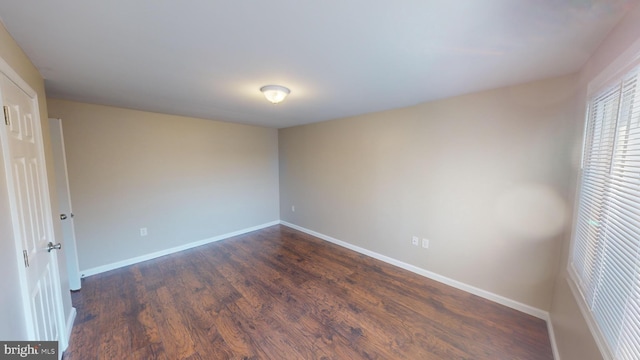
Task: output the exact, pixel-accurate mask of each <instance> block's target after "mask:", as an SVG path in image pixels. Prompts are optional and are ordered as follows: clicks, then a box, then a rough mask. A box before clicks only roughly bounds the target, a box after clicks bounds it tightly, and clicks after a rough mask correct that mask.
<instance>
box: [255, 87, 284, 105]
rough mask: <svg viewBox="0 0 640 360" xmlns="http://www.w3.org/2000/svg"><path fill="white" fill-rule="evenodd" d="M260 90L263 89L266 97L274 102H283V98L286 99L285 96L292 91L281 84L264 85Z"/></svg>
mask: <svg viewBox="0 0 640 360" xmlns="http://www.w3.org/2000/svg"><path fill="white" fill-rule="evenodd" d="M260 91H262V93H263V94H264V97H265V98H267V100H269V101H271V103H272V104H277V103H279V102H282V100H284V98H286V97H287V95H289V93H290V92H291V90H289V89H287V88H286V87H284V86H280V85H267V86H263V87H261V88H260Z"/></svg>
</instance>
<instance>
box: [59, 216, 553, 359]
mask: <svg viewBox="0 0 640 360" xmlns="http://www.w3.org/2000/svg"><path fill="white" fill-rule="evenodd" d="M72 298H73V304H74V306H75V307H76V309H77V310H78V316H77V319H76V322H75V326H74V328H73V333H72V335H71V345H70V346H69V349H68V350H67V351H66V353H65V354H64V359H65V360H90V359H145V360H146V359H167V360H174V359H192V360H196V359H474V360H475V359H491V360H495V359H510V360H511V359H545V360H547V359H553V355H552V351H551V345H550V342H549V336H548V333H547V328H546V324H545V322H544V321H542V320H540V319H537V318H534V317H531V316H529V315H526V314H523V313H520V312H518V311H515V310H512V309H510V308H507V307H504V306H501V305H498V304H495V303H492V302H490V301H488V300H485V299H482V298H479V297H477V296H474V295H471V294H468V293H465V292H463V291H460V290H457V289H453V288H451V287H448V286H446V285H443V284H440V283H438V282H435V281H431V280H429V279H426V278H424V277H421V276H419V275H416V274H413V273H411V272H408V271H405V270H403V269H399V268H396V267H394V266H391V265H388V264H386V263H383V262H380V261H378V260H375V259H372V258H369V257H366V256H364V255H361V254H358V253H355V252H353V251H350V250H347V249H344V248H341V247H339V246H336V245H333V244H330V243H327V242H324V241H322V240H319V239H316V238H314V237H312V236H309V235H307V234H304V233H301V232H298V231H296V230H293V229H290V228H287V227H285V226H281V225H278V226H273V227H270V228H267V229H263V230H260V231H256V232H252V233H249V234H246V235H242V236H238V237H235V238H232V239H228V240H224V241H220V242H217V243H212V244H209V245H205V246H201V247H198V248H194V249H191V250H187V251H184V252H181V253H178V254H173V255H169V256H165V257H162V258H158V259H155V260H151V261H147V262H144V263H140V264H136V265H132V266H129V267H126V268H122V269H118V270H114V271H110V272H107V273H103V274H99V275H95V276H91V277H89V278H86V279H84V280H83V284H82V290H81V291H79V292H76V293H73V295H72Z"/></svg>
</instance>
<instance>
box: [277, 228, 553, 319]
mask: <svg viewBox="0 0 640 360" xmlns="http://www.w3.org/2000/svg"><path fill="white" fill-rule="evenodd" d="M280 224H282V225H284V226H287V227H290V228H292V229H296V230H299V231H302V232H304V233H307V234H309V235H312V236H315V237H317V238H320V239H322V240H325V241H328V242H330V243H333V244H336V245H339V246H342V247H344V248H347V249H350V250H353V251H356V252H358V253H360V254H363V255H367V256H370V257H372V258H374V259H378V260H380V261H384V262H386V263H387V264H391V265H395V266H397V267H399V268H402V269H405V270H408V271H411V272H413V273H416V274H418V275H422V276H424V277H426V278H429V279H431V280H435V281H437V282H440V283H443V284H445V285H449V286H451V287H454V288H456V289H459V290H462V291H466V292H468V293H470V294H473V295H477V296H480V297H482V298H485V299H487V300H491V301H493V302H496V303H498V304H501V305H504V306H507V307H510V308H512V309H515V310H518V311H521V312H523V313H525V314H529V315H531V316H535V317H537V318H539V319H542V320H545V321H547V320H548V319H549V313H548V312H546V311H544V310H541V309H538V308H535V307H533V306H530V305H527V304H523V303H521V302H518V301H515V300H512V299H509V298H506V297H504V296H501V295H498V294H494V293H492V292H489V291H486V290H482V289H480V288H477V287H475V286H472V285H468V284H465V283H463V282H460V281H457V280H454V279H451V278H448V277H446V276H442V275H439V274H436V273H434V272H431V271H429V270H425V269H422V268H420V267H417V266H415V265H411V264H407V263H405V262H402V261H400V260H396V259H394V258H391V257H388V256H385V255H382V254H378V253H377V252H374V251H371V250H367V249H365V248H361V247H359V246H356V245H353V244H349V243H347V242H344V241H342V240H338V239H335V238H333V237H331V236H327V235H324V234H321V233H319V232H316V231H313V230H309V229H307V228H304V227H302V226H298V225H295V224H291V223H289V222H286V221H280ZM547 323H548V321H547Z"/></svg>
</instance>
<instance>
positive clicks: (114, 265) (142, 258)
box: [80, 220, 280, 278]
mask: <svg viewBox="0 0 640 360" xmlns="http://www.w3.org/2000/svg"><path fill="white" fill-rule="evenodd" d="M278 224H280V221H279V220H276V221H271V222H268V223H265V224H262V225H256V226H252V227H249V228H245V229H241V230H237V231H233V232H230V233H226V234H222V235H218V236H214V237H211V238H208V239H203V240H199V241H194V242H191V243H188V244H184V245H180V246H176V247H172V248H169V249H164V250H160V251H156V252H153V253H149V254H145V255H141V256H136V257H133V258H130V259H126V260H122V261H117V262H114V263H111V264H106V265H101V266H97V267H94V268H90V269H85V270H80V274H81V277H83V278H84V277H87V276H92V275H96V274H100V273H103V272H107V271H110V270H115V269H118V268H121V267H125V266H129V265H133V264H137V263H140V262H143V261H147V260H151V259H155V258H158V257H161V256H165V255H169V254H173V253H177V252H180V251H183V250H187V249H191V248H194V247H198V246H202V245H206V244H209V243H212V242H216V241H220V240H224V239H228V238H230V237H234V236H238V235H242V234H246V233H249V232H252V231H256V230H260V229H264V228H267V227H269V226H274V225H278Z"/></svg>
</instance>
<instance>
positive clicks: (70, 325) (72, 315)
mask: <svg viewBox="0 0 640 360" xmlns="http://www.w3.org/2000/svg"><path fill="white" fill-rule="evenodd" d="M77 314H78V312H77V311H76V308H74V307H72V308H71V312H70V313H69V317H68V318H67V323H66V327H65V329H66V330H67V332H66V333H65V334H63V335H62V336H65V338H64V341H62V343H63V344H64V345H65V348H64V349H60V351H61V352H63V351H65V350H67V347H69V342H70V341H71V331H73V323H74V322H75V321H76V315H77Z"/></svg>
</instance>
